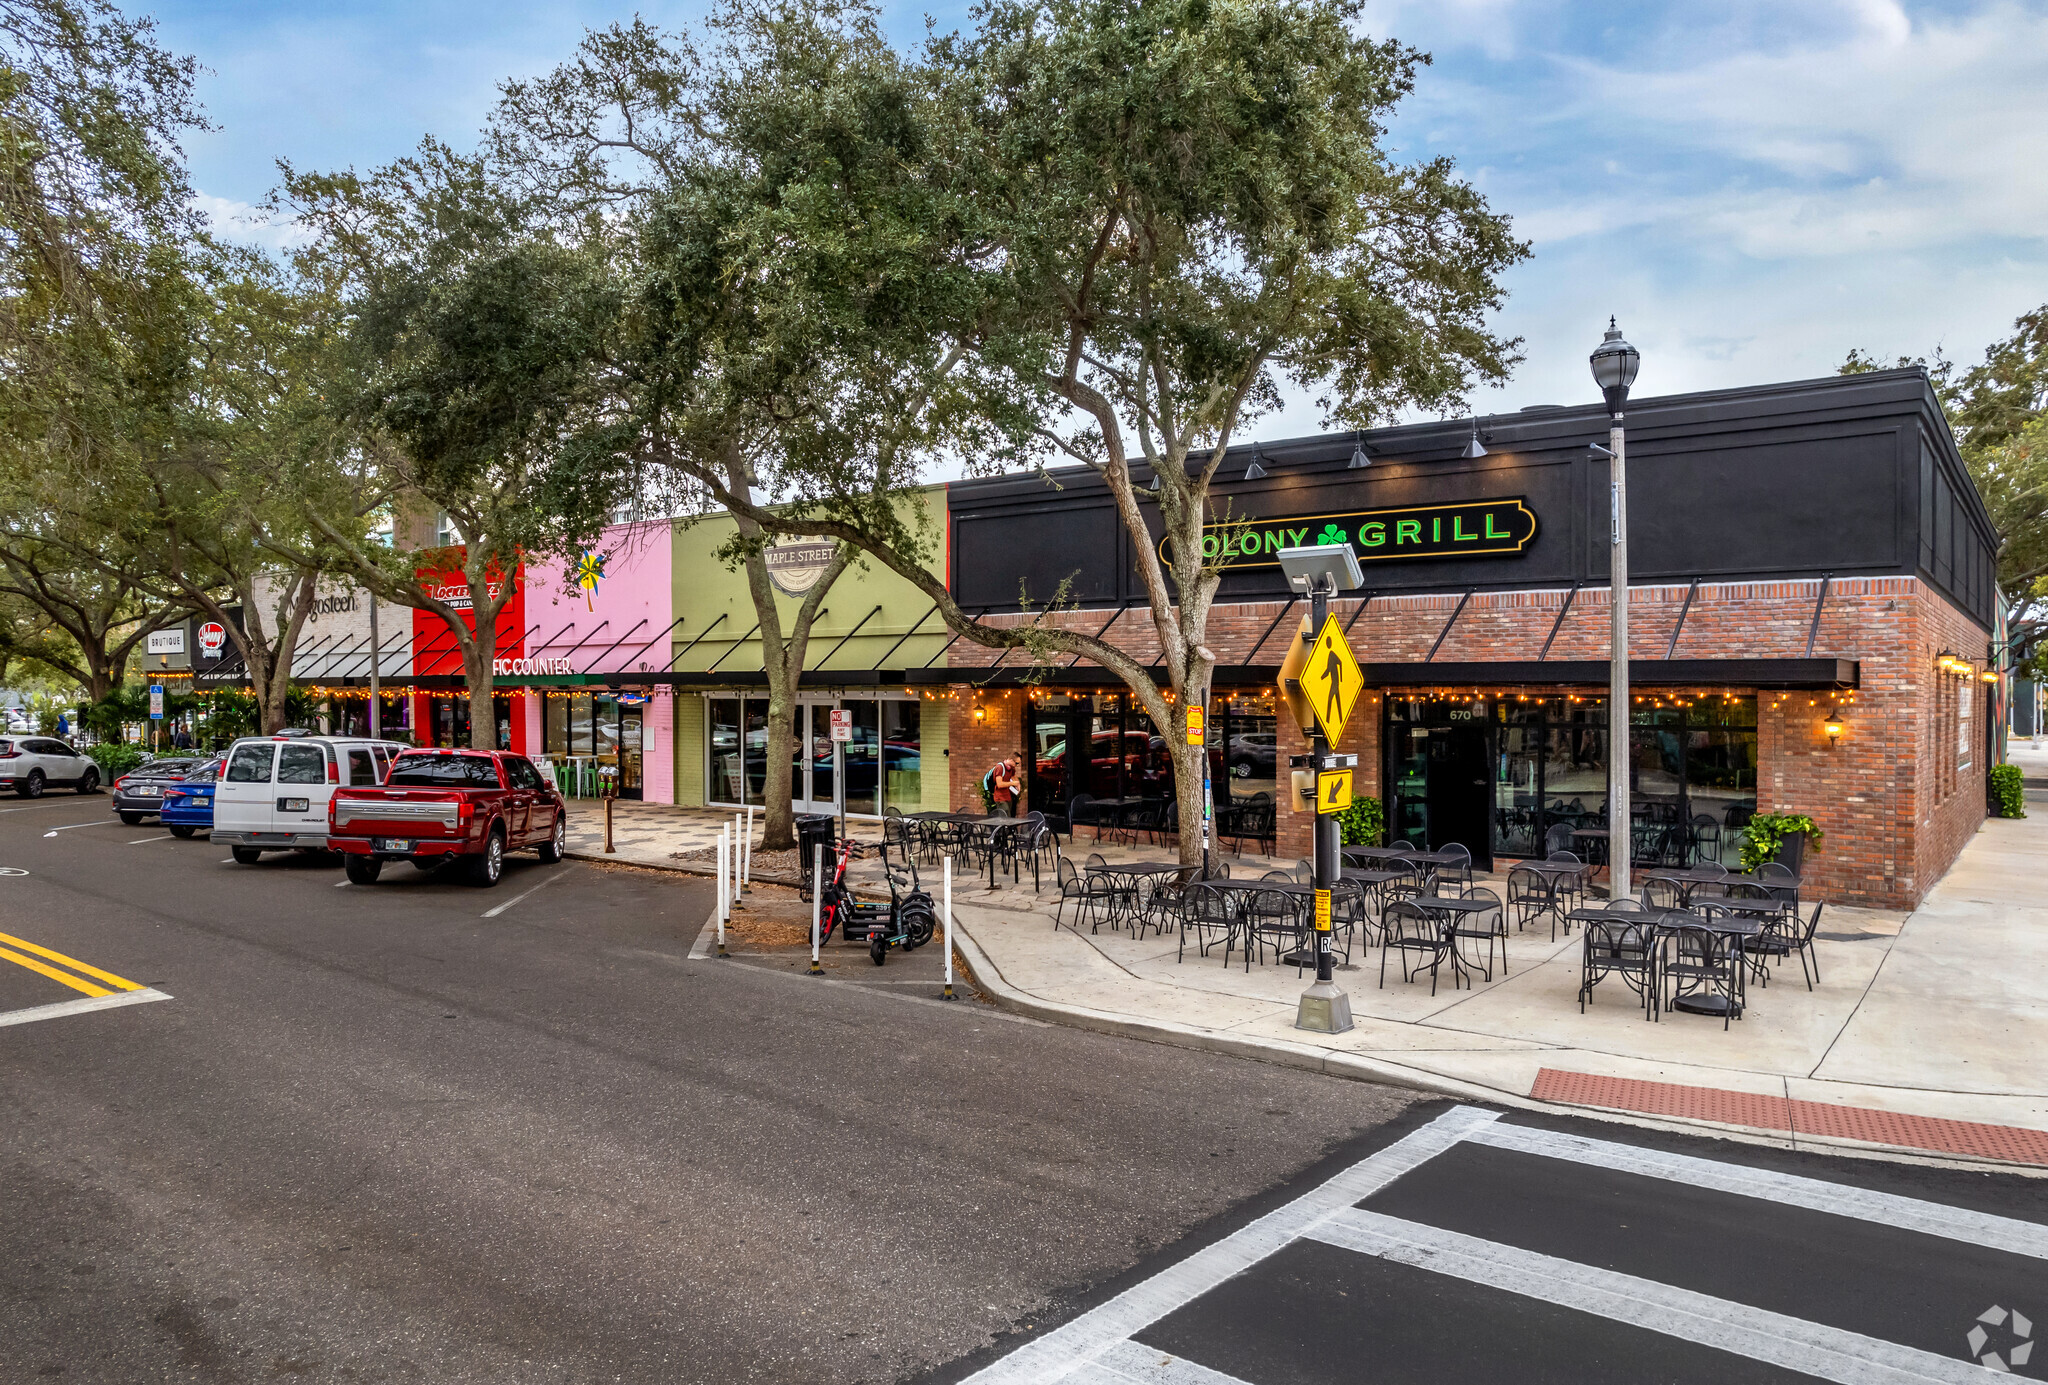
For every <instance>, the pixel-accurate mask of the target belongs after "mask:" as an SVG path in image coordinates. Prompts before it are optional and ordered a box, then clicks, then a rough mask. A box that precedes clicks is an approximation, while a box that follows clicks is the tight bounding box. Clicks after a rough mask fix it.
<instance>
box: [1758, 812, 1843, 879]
mask: <svg viewBox="0 0 2048 1385" xmlns="http://www.w3.org/2000/svg"><path fill="white" fill-rule="evenodd" d="M1795 834H1796V835H1802V836H1804V837H1805V838H1806V839H1807V840H1808V841H1810V842H1812V843H1813V849H1814V850H1815V851H1818V850H1820V844H1821V839H1822V838H1823V837H1825V836H1826V835H1827V834H1826V833H1824V832H1822V831H1821V830H1820V827H1819V826H1818V825H1817V824H1816V823H1815V822H1814V820H1813V819H1812V818H1810V817H1808V816H1807V815H1806V814H1804V813H1758V814H1757V815H1756V816H1754V817H1752V818H1751V819H1750V820H1749V826H1747V827H1745V828H1743V829H1742V868H1743V869H1744V870H1746V871H1754V870H1755V869H1756V868H1757V867H1758V866H1760V865H1762V864H1763V863H1764V862H1766V861H1769V860H1773V859H1775V858H1776V857H1777V854H1778V843H1779V842H1782V841H1783V840H1785V838H1787V837H1790V836H1793V835H1795Z"/></svg>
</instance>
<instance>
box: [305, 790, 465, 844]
mask: <svg viewBox="0 0 2048 1385" xmlns="http://www.w3.org/2000/svg"><path fill="white" fill-rule="evenodd" d="M461 811H462V804H461V802H460V800H458V799H454V798H428V799H412V800H406V799H387V798H354V797H347V796H343V795H340V794H337V795H335V799H334V827H335V830H336V831H338V832H348V833H351V834H353V835H358V836H372V835H374V836H394V837H417V836H419V835H421V833H422V829H426V828H431V829H433V830H434V832H435V833H436V834H439V835H447V836H453V835H455V832H456V827H457V825H458V824H459V823H460V821H461Z"/></svg>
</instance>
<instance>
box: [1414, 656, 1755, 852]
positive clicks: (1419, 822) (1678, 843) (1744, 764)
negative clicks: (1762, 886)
mask: <svg viewBox="0 0 2048 1385" xmlns="http://www.w3.org/2000/svg"><path fill="white" fill-rule="evenodd" d="M1385 715H1386V722H1385V728H1386V731H1385V754H1386V778H1385V785H1386V796H1387V820H1388V821H1387V825H1388V836H1389V839H1390V840H1398V841H1408V842H1413V843H1415V844H1416V845H1418V846H1420V845H1428V846H1440V845H1443V844H1444V843H1446V842H1450V841H1462V842H1464V843H1465V844H1466V845H1467V846H1469V847H1471V848H1472V849H1473V854H1474V856H1475V857H1476V856H1479V855H1480V854H1481V853H1482V849H1485V850H1488V851H1490V852H1491V853H1495V854H1499V855H1502V856H1545V855H1548V854H1549V853H1550V852H1551V851H1553V850H1556V849H1558V848H1560V847H1562V848H1564V849H1567V850H1572V851H1576V852H1578V853H1579V854H1580V855H1582V856H1583V855H1587V854H1588V853H1589V852H1597V851H1598V850H1599V849H1600V848H1599V844H1598V843H1597V839H1589V838H1587V837H1584V836H1580V837H1577V838H1574V837H1573V836H1572V833H1573V832H1574V831H1583V830H1596V829H1607V828H1609V826H1610V825H1609V823H1608V820H1607V816H1608V815H1607V753H1608V729H1607V708H1606V699H1604V698H1600V697H1589V696H1584V695H1570V694H1567V695H1562V696H1560V695H1548V696H1535V695H1515V696H1512V697H1510V696H1496V697H1491V698H1488V697H1481V698H1479V699H1477V700H1463V699H1442V698H1436V699H1422V698H1412V699H1389V701H1388V703H1387V710H1386V714H1385ZM1630 721H1631V723H1632V725H1631V726H1630V735H1629V769H1630V781H1629V782H1630V817H1631V819H1632V821H1631V823H1630V835H1631V838H1632V840H1633V842H1634V852H1635V857H1636V859H1637V860H1638V861H1639V862H1652V861H1654V862H1658V863H1661V864H1668V865H1680V864H1686V863H1689V862H1693V861H1700V860H1718V861H1721V862H1723V863H1724V864H1728V865H1731V866H1732V865H1735V864H1736V863H1738V862H1739V861H1740V859H1741V841H1740V836H1741V830H1742V827H1743V825H1744V824H1746V823H1747V822H1748V821H1749V818H1750V816H1751V815H1752V814H1753V813H1754V812H1755V811H1756V766H1757V749H1756V699H1755V698H1753V697H1732V696H1719V695H1713V696H1705V697H1697V698H1694V697H1686V698H1683V699H1673V700H1671V701H1668V702H1665V703H1664V704H1663V705H1658V703H1657V701H1656V700H1654V699H1653V700H1651V701H1649V702H1646V703H1642V704H1638V705H1636V706H1635V708H1634V710H1633V712H1632V715H1631V717H1630ZM1482 746H1483V752H1482V753H1483V754H1484V755H1486V756H1488V757H1490V760H1491V764H1492V766H1493V770H1492V774H1491V776H1490V785H1489V788H1488V789H1487V790H1486V792H1487V793H1488V795H1489V796H1490V800H1491V801H1490V802H1489V803H1488V804H1487V805H1486V808H1487V812H1488V815H1489V817H1490V821H1481V820H1478V819H1476V818H1475V817H1474V815H1473V813H1472V811H1471V805H1470V804H1469V803H1468V802H1467V801H1466V800H1467V795H1468V793H1469V785H1468V783H1467V781H1468V780H1469V778H1470V776H1469V775H1468V774H1467V773H1466V772H1465V769H1464V765H1465V762H1466V760H1467V759H1469V758H1471V755H1472V754H1473V753H1474V752H1476V751H1481V750H1482Z"/></svg>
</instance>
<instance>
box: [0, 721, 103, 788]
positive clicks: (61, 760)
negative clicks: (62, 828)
mask: <svg viewBox="0 0 2048 1385" xmlns="http://www.w3.org/2000/svg"><path fill="white" fill-rule="evenodd" d="M52 785H61V786H63V787H65V788H71V789H76V790H78V792H80V793H98V792H99V787H100V767H99V766H98V765H96V764H94V763H93V762H92V761H91V760H88V759H87V758H86V757H85V754H84V752H83V751H80V750H78V749H77V748H76V747H74V746H69V745H66V744H65V743H64V742H62V741H60V740H56V739H54V738H52V737H49V736H4V737H0V789H12V790H14V791H15V792H16V793H18V794H20V795H21V796H22V797H23V798H41V797H42V796H43V790H44V789H46V788H49V787H51V786H52Z"/></svg>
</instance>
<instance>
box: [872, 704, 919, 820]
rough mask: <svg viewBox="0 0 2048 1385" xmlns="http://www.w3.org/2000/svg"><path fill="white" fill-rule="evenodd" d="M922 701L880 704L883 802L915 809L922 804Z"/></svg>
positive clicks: (913, 810) (896, 806) (902, 807)
mask: <svg viewBox="0 0 2048 1385" xmlns="http://www.w3.org/2000/svg"><path fill="white" fill-rule="evenodd" d="M923 734H924V704H922V703H919V702H884V703H883V704H882V802H883V803H884V804H886V805H887V806H889V807H891V808H900V809H902V810H903V811H904V812H906V813H914V812H916V811H917V810H918V809H920V808H922V807H923V806H924V782H923V770H922V766H923V757H922V755H921V753H920V746H921V741H922V738H923Z"/></svg>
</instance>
